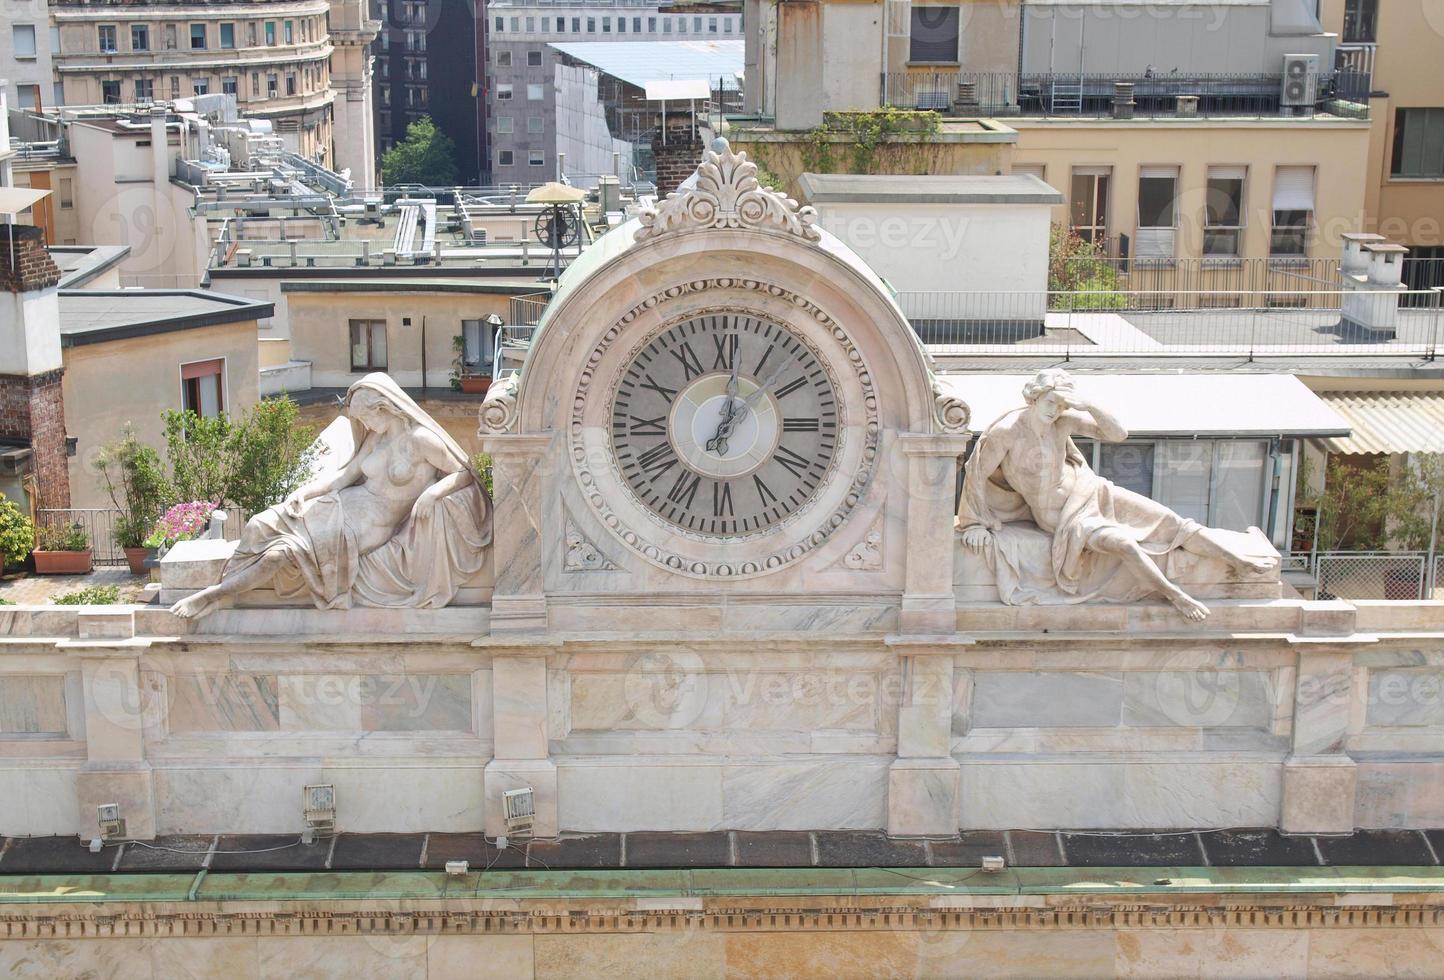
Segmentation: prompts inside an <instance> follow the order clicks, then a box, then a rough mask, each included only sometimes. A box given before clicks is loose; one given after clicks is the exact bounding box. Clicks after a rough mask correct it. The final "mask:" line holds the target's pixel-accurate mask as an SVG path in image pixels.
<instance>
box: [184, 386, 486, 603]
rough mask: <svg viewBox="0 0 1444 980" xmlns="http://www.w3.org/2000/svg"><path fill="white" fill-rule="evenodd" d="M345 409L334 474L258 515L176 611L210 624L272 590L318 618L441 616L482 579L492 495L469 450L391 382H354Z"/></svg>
mask: <svg viewBox="0 0 1444 980" xmlns="http://www.w3.org/2000/svg"><path fill="white" fill-rule="evenodd" d="M344 405H345V408H344V417H343V419H338V420H337V422H335V423H332V426H333V428H339V430H340V432H341V436H342V437H341V438H340V439H337V440H334V441H333V442H332V443H329V444H328V446H327V448H330V449H331V450H332V451H331V452H330V453H329V455H330V456H332V457H333V459H331V460H330V465H329V466H328V467H325V468H323V470H322V472H320V473H319V474H318V475H316V476H315V477H313V478H312V479H311V480H310V481H309V482H308V483H306V484H305V485H304V486H302V487H300V488H298V489H297V490H295V491H294V492H293V493H292V494H291V495H290V496H289V497H287V498H286V499H285V500H284V501H282V502H281V503H279V504H277V505H276V506H274V507H271V508H269V509H267V510H264V511H262V512H261V513H259V514H256V515H255V516H254V517H252V518H251V519H250V520H249V521H248V522H247V523H246V527H245V530H243V531H242V532H241V540H240V543H239V544H238V546H237V547H236V551H235V553H234V554H233V555H232V556H231V558H230V559H229V560H228V561H227V562H226V565H225V568H224V570H223V572H222V574H221V580H220V582H219V583H217V584H216V585H212V586H210V587H209V588H207V589H203V590H201V591H200V592H197V593H196V594H195V595H192V596H188V597H187V598H185V599H182V600H181V601H180V602H177V603H176V604H175V605H174V606H172V607H171V611H172V612H174V613H176V614H177V615H179V616H183V617H186V618H194V617H199V616H204V615H206V614H208V613H210V612H212V611H213V610H215V609H216V608H218V607H219V606H220V605H222V604H223V603H224V602H226V601H227V600H229V599H232V598H233V597H235V596H236V595H238V594H240V593H242V592H246V591H248V590H251V589H258V588H265V587H266V586H267V585H271V586H273V587H274V588H275V590H276V594H277V596H278V597H280V598H282V599H295V598H302V597H304V598H309V599H310V600H311V601H312V602H314V603H315V605H316V607H317V608H320V609H346V608H349V607H351V606H353V605H357V606H410V607H420V608H437V607H441V606H445V605H447V604H448V603H450V602H451V600H452V599H453V598H455V596H456V593H457V590H459V589H460V588H461V587H462V585H463V584H465V583H466V581H467V580H468V579H470V578H471V577H472V576H474V575H475V574H476V573H477V572H479V571H480V570H481V568H482V565H483V563H484V561H485V557H486V551H487V547H488V546H489V545H490V544H491V498H490V497H489V496H488V495H487V492H486V489H485V487H483V486H482V483H481V480H480V477H479V476H478V474H477V473H476V472H475V471H474V470H473V469H472V465H471V461H470V459H469V458H468V457H467V455H466V453H465V452H464V451H463V450H462V449H461V447H460V446H458V445H457V444H456V442H455V440H453V439H452V438H451V436H449V435H447V433H446V431H445V430H444V429H442V428H441V426H439V425H437V424H436V422H435V421H434V420H433V419H432V418H431V417H430V416H429V415H427V414H426V413H425V412H423V411H422V410H421V408H420V406H418V405H417V404H416V402H414V401H412V399H411V398H410V397H409V396H408V395H407V394H406V393H405V392H404V391H402V390H401V388H400V387H399V386H398V385H397V384H396V382H395V381H393V380H392V379H391V378H390V377H388V376H387V375H385V374H368V375H367V376H366V377H364V378H362V379H361V380H360V381H357V382H356V383H355V384H353V385H352V386H351V388H350V389H349V390H348V391H347V393H346V398H345V402H344ZM348 422H349V425H348ZM348 429H349V431H347V430H348ZM330 432H331V430H330V429H328V431H327V433H326V434H323V436H322V440H325V439H326V435H327V434H329V433H330ZM322 440H318V443H320V442H322ZM334 457H340V458H334Z"/></svg>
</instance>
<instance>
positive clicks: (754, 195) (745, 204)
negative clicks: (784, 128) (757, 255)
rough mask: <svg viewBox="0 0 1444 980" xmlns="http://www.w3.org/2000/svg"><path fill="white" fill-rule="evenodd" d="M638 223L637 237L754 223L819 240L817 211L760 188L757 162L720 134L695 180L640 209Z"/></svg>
mask: <svg viewBox="0 0 1444 980" xmlns="http://www.w3.org/2000/svg"><path fill="white" fill-rule="evenodd" d="M641 222H642V227H641V228H639V229H637V236H636V240H637V241H639V242H641V241H646V240H648V239H651V238H657V237H660V236H662V235H667V234H671V233H673V232H680V231H688V230H694V229H699V228H755V229H758V230H760V231H775V232H782V233H783V234H788V235H796V236H798V237H799V238H802V239H803V240H805V241H809V242H816V241H820V240H821V239H822V233H821V232H820V231H818V230H817V229H816V228H814V227H813V225H814V224H815V223H816V222H817V212H816V211H814V210H813V209H812V208H810V207H799V206H798V204H797V202H796V201H794V200H793V199H792V198H790V197H788V196H787V195H786V194H783V193H782V192H780V191H774V190H770V189H768V188H766V187H763V186H762V185H761V184H760V183H759V182H758V180H757V164H755V163H753V162H752V161H751V160H748V159H747V154H746V153H745V152H743V151H741V150H739V151H737V152H736V153H734V152H732V148H731V146H729V145H728V143H727V141H726V140H725V139H722V138H721V137H718V138H717V139H715V140H713V141H712V148H711V149H710V150H707V151H706V152H705V153H703V154H702V163H701V164H700V165H699V166H698V167H697V182H696V185H695V186H693V187H690V188H685V189H683V190H680V191H674V192H673V193H671V194H668V195H667V199H666V200H665V201H663V202H662V203H660V204H659V205H657V207H655V208H643V209H642V213H641Z"/></svg>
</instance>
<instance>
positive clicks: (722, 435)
mask: <svg viewBox="0 0 1444 980" xmlns="http://www.w3.org/2000/svg"><path fill="white" fill-rule="evenodd" d="M741 364H742V361H741V359H739V358H738V357H737V355H736V353H735V352H734V354H733V355H732V374H731V375H730V376H729V377H728V378H727V392H726V393H727V410H726V412H725V413H724V414H723V416H722V420H721V421H720V422H718V423H717V431H716V432H715V433H713V435H712V438H711V439H708V440H707V451H708V452H709V453H711V452H715V453H716V454H717V455H719V456H725V455H727V436H728V435H730V434H731V432H732V428H731V426H730V425H729V424H728V423H730V422H732V419H733V417H734V416H735V415H736V414H737V411H738V404H739V403H738V401H737V369H738V368H739V367H740V366H741Z"/></svg>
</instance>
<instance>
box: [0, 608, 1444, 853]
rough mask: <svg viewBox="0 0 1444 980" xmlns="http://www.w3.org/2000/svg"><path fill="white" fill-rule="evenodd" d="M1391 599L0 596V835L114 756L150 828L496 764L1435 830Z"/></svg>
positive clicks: (797, 816)
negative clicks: (579, 614)
mask: <svg viewBox="0 0 1444 980" xmlns="http://www.w3.org/2000/svg"><path fill="white" fill-rule="evenodd" d="M1436 605H1437V606H1438V608H1435V606H1436ZM1395 606H1396V607H1397V608H1396V609H1395V610H1393V612H1392V613H1391V614H1386V613H1387V611H1385V610H1381V609H1378V608H1370V609H1362V608H1361V609H1359V610H1355V609H1354V608H1353V607H1348V606H1346V605H1344V604H1336V603H1335V604H1330V603H1303V602H1301V601H1297V600H1274V601H1269V602H1264V603H1262V604H1260V603H1259V602H1258V601H1257V600H1246V601H1238V602H1234V603H1228V602H1223V603H1220V604H1219V605H1218V608H1217V610H1216V613H1217V614H1216V616H1215V617H1214V618H1213V619H1211V620H1210V624H1216V625H1213V627H1212V628H1210V629H1205V630H1193V631H1187V630H1184V629H1182V628H1181V627H1179V626H1178V625H1177V623H1176V622H1174V621H1172V620H1169V619H1168V618H1167V617H1166V615H1165V611H1163V610H1160V609H1156V608H1155V607H1153V606H1149V605H1142V606H1136V607H1126V608H1120V607H1085V608H1079V609H1069V610H1057V609H1055V610H1012V609H1010V610H997V609H993V610H989V609H984V608H983V607H968V608H967V611H966V615H967V617H968V618H969V619H970V620H971V621H973V622H975V623H978V624H980V625H984V626H987V627H989V628H983V629H978V630H976V631H975V632H973V633H967V634H965V633H962V632H958V633H953V634H948V635H946V636H925V637H918V636H913V635H901V634H885V633H881V632H877V631H872V632H868V631H858V632H851V633H848V632H846V631H839V630H834V629H831V628H828V629H824V630H819V631H817V632H815V633H805V632H801V631H796V630H793V631H786V632H782V631H778V632H763V631H759V632H754V633H750V634H748V633H744V632H742V631H741V629H740V626H739V627H737V628H735V629H734V630H733V631H720V632H719V631H710V630H708V631H699V632H697V633H693V634H690V635H689V634H686V633H680V632H667V633H661V632H658V633H645V632H641V631H638V632H637V633H636V634H635V635H632V636H624V635H619V634H617V633H613V632H596V633H591V634H587V633H571V632H569V633H566V634H559V635H547V636H544V637H541V638H536V639H528V638H527V637H525V636H519V635H514V634H513V635H510V636H508V637H507V638H504V639H502V640H498V639H497V638H496V637H494V636H493V637H488V636H486V635H484V634H483V635H481V636H475V635H471V636H468V635H467V634H466V633H465V632H464V631H463V629H462V627H463V625H464V623H463V621H462V620H460V619H457V618H456V616H457V611H456V610H439V611H436V615H435V616H431V617H426V616H419V615H417V614H415V613H409V614H407V618H406V619H405V620H404V624H405V625H404V628H403V627H402V625H401V624H402V622H403V621H402V620H401V619H397V620H396V622H395V623H392V624H391V627H392V628H386V629H378V631H377V632H376V633H375V635H373V636H370V637H367V638H360V637H356V636H353V635H349V634H344V633H339V632H337V631H335V630H334V629H332V628H331V627H332V625H333V624H334V623H335V622H337V620H336V619H335V614H334V613H322V612H319V611H308V610H295V609H292V610H285V611H284V614H283V615H277V614H276V611H274V610H232V611H230V612H229V613H228V615H229V616H230V618H229V619H228V620H226V625H227V627H228V630H229V631H228V632H203V633H197V634H193V635H190V636H183V637H178V636H177V635H176V634H175V632H173V629H174V623H173V621H172V620H170V619H169V618H168V617H166V616H165V615H164V614H163V613H157V612H154V611H150V610H141V611H137V612H136V613H135V616H134V621H135V632H136V634H137V635H135V636H109V635H107V636H97V635H95V633H94V631H95V630H96V629H98V628H99V626H101V625H106V624H98V623H91V624H89V625H88V626H85V625H82V624H81V623H80V622H79V621H78V620H77V618H76V616H77V614H76V613H62V612H58V611H55V610H44V611H41V610H37V611H35V612H34V613H33V614H30V613H25V612H16V611H13V610H12V611H9V612H7V613H6V614H5V617H6V619H5V620H4V624H5V625H6V627H7V629H8V630H9V632H8V633H7V634H6V635H4V636H3V637H0V833H3V834H52V833H67V834H68V833H83V832H85V829H86V826H87V823H86V821H87V820H92V821H93V818H94V797H96V796H97V795H100V794H105V793H108V792H110V791H111V788H112V782H111V781H110V780H111V777H110V776H108V775H107V773H109V772H112V771H114V770H115V769H116V766H117V763H119V764H121V768H122V769H123V771H124V773H125V778H126V779H127V780H129V782H127V783H125V784H122V783H121V782H120V781H118V780H116V781H114V791H115V792H116V793H117V795H119V794H120V793H122V792H124V791H125V790H126V787H127V786H128V787H131V789H132V792H131V795H130V796H128V797H125V798H126V799H127V800H130V801H132V803H131V805H135V806H142V805H145V803H144V801H146V800H152V801H153V813H152V814H151V816H152V817H153V820H151V821H150V822H151V823H152V824H153V830H154V832H155V833H199V834H205V833H220V832H247V831H249V832H255V833H292V832H296V831H298V830H299V829H301V812H300V811H301V795H302V788H303V787H304V786H306V785H308V784H311V783H332V784H334V785H335V786H336V788H337V794H338V804H339V805H338V813H337V820H338V825H339V826H340V828H341V829H343V830H352V831H375V832H379V831H395V832H402V831H411V832H416V831H476V830H480V829H482V828H483V827H484V826H487V825H488V821H489V819H491V816H490V815H489V814H490V811H489V809H488V807H489V805H491V803H494V802H495V801H492V800H491V799H490V797H491V796H493V795H495V791H496V790H497V787H498V786H500V785H501V780H502V778H503V777H505V778H507V779H511V780H513V781H516V780H521V781H522V782H536V781H537V780H543V779H544V782H545V786H544V787H543V786H542V784H541V783H540V782H537V786H538V787H539V789H538V792H539V793H544V794H545V797H546V803H547V806H548V807H550V808H551V810H552V811H553V812H554V813H555V816H554V818H552V819H555V821H556V826H557V827H559V829H560V830H562V831H568V832H588V831H635V830H716V829H737V830H814V829H828V828H846V829H878V828H887V827H893V828H900V827H905V826H921V825H922V824H921V823H913V824H908V823H907V821H906V820H899V819H898V818H899V814H898V813H897V812H895V811H896V810H897V808H898V807H899V806H904V807H906V806H914V805H915V806H917V807H923V806H927V805H932V803H930V800H933V797H936V800H933V802H934V803H936V806H935V812H934V813H933V814H932V816H931V817H930V819H936V818H937V816H938V815H939V814H941V815H944V816H945V817H946V818H947V819H949V820H951V821H952V822H953V824H955V825H956V826H959V827H962V828H964V829H973V828H1024V827H1033V828H1066V829H1087V828H1105V829H1113V828H1183V827H1191V828H1212V827H1231V826H1280V825H1282V826H1285V827H1286V828H1287V829H1302V830H1310V829H1312V830H1315V831H1318V832H1323V831H1325V830H1328V829H1331V828H1337V827H1339V826H1345V827H1348V828H1352V827H1354V826H1358V827H1369V828H1387V827H1410V826H1412V827H1419V826H1438V825H1440V823H1441V821H1444V643H1441V642H1439V641H1438V639H1437V635H1438V631H1437V629H1436V630H1434V631H1432V632H1431V631H1430V630H1429V629H1428V628H1427V627H1429V626H1430V625H1431V624H1437V622H1440V621H1444V604H1435V605H1430V604H1408V603H1404V604H1395ZM1423 607H1428V608H1423ZM819 608H820V609H826V610H831V609H832V608H833V606H831V605H824V606H820V607H819ZM464 612H466V613H468V614H469V613H470V611H469V610H464ZM634 614H635V612H634ZM960 614H961V613H960ZM112 615H113V614H112ZM374 615H377V613H376V611H371V612H368V614H367V619H366V622H368V623H370V622H372V621H373V620H372V619H371V618H370V617H371V616H374ZM609 616H610V614H609ZM248 617H255V622H256V623H258V624H262V625H269V626H271V627H272V628H274V629H275V630H276V631H277V632H274V633H269V634H265V633H261V632H260V631H254V632H248V631H244V630H241V629H240V627H243V626H245V625H246V622H247V619H248ZM1037 617H1044V618H1047V617H1052V619H1051V621H1053V622H1055V623H1056V622H1060V621H1064V620H1066V621H1067V622H1071V623H1072V624H1073V625H1074V626H1076V627H1078V628H1077V629H1074V630H1057V631H1049V632H1044V631H1043V630H1042V629H1040V628H1037V626H1038V622H1041V621H1043V620H1041V619H1038V618H1037ZM122 618H124V617H122ZM814 621H815V622H830V621H829V620H826V619H825V618H823V617H819V618H817V619H815V620H814ZM109 622H110V621H109V620H107V624H109ZM377 622H381V621H380V620H377ZM607 622H611V619H610V618H608V619H607ZM1249 622H1252V623H1254V624H1255V626H1256V628H1255V629H1254V630H1252V631H1250V630H1247V629H1245V628H1244V626H1245V625H1246V624H1247V623H1249ZM1396 622H1397V623H1398V624H1400V626H1401V628H1400V629H1398V630H1392V631H1391V630H1390V629H1388V628H1387V627H1388V626H1390V625H1391V624H1392V623H1396ZM111 625H114V624H111ZM383 625H384V624H383ZM293 626H294V627H296V628H295V629H294V631H293V630H292V627H293ZM107 628H109V627H108V626H107ZM168 631H169V632H168ZM283 631H284V634H292V635H283ZM122 632H123V631H122ZM499 683H500V685H501V686H500V687H498V684H499ZM934 687H935V688H939V689H938V690H933V689H931V688H934ZM498 690H502V691H503V693H504V694H505V696H503V697H501V698H498V696H497V693H496V692H497V691H498ZM528 773H533V774H534V775H533V776H528V775H527V774H528ZM508 785H510V784H508ZM503 788H505V787H503ZM935 791H936V792H935ZM938 794H941V795H938ZM906 801H913V803H908V802H906ZM902 816H904V817H905V816H907V814H903V815H902ZM929 825H930V826H931V825H932V824H929ZM898 832H902V831H901V830H898Z"/></svg>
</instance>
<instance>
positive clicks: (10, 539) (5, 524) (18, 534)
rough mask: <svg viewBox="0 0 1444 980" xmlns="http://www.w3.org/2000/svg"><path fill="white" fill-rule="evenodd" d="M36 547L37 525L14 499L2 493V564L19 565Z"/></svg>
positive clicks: (0, 515) (0, 521)
mask: <svg viewBox="0 0 1444 980" xmlns="http://www.w3.org/2000/svg"><path fill="white" fill-rule="evenodd" d="M34 547H35V525H34V524H32V523H31V522H30V518H29V517H28V516H27V515H26V513H25V512H24V511H23V510H21V509H20V507H19V506H18V505H17V504H16V503H15V501H13V500H7V499H5V495H4V494H3V493H0V566H3V567H9V566H11V565H18V564H20V563H21V562H23V561H24V560H25V559H26V558H29V557H30V552H31V551H32V550H34Z"/></svg>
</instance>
